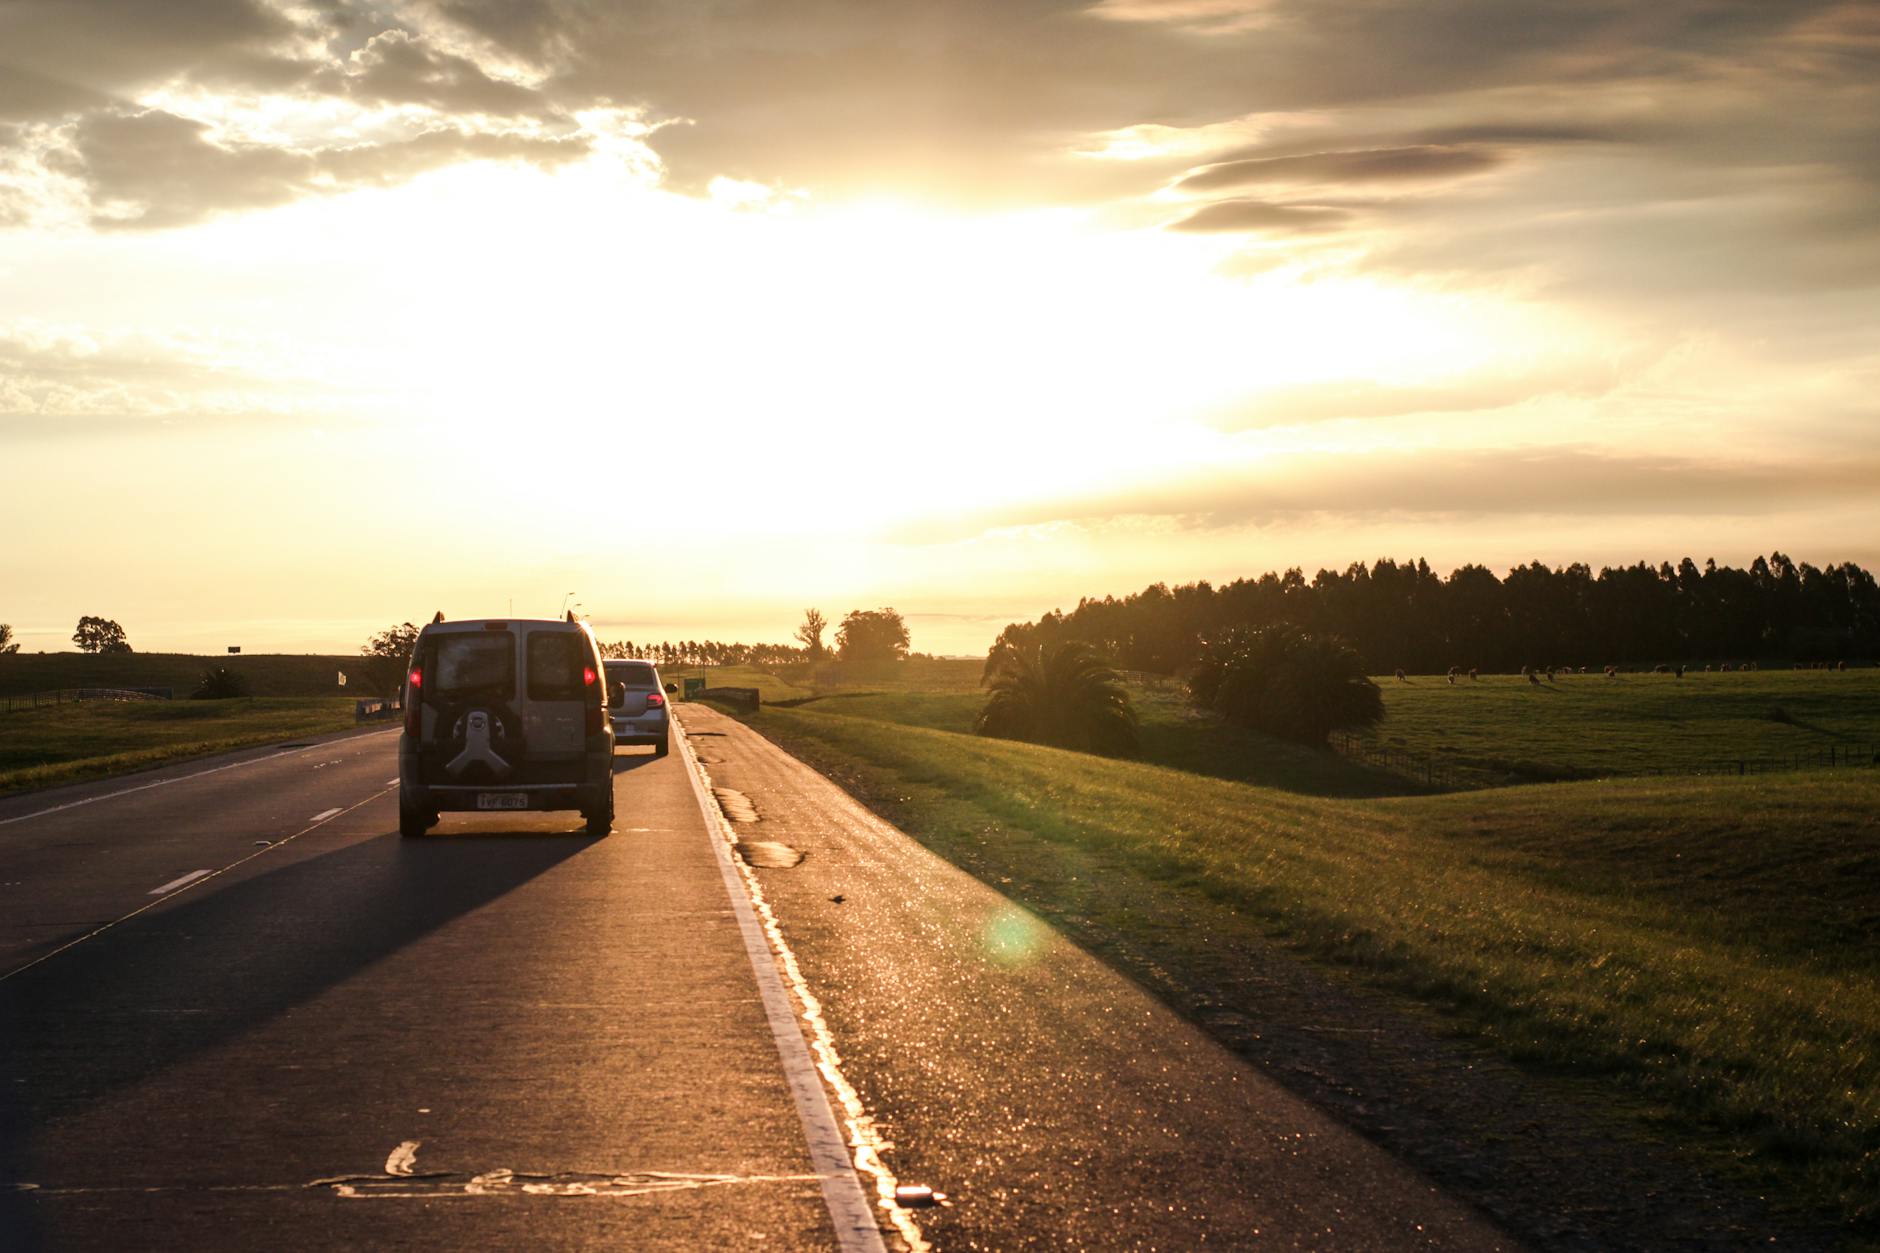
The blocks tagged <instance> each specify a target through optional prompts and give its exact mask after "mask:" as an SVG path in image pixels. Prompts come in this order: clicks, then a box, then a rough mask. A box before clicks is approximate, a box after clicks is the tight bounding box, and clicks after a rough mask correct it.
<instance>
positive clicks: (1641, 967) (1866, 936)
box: [752, 673, 1880, 1243]
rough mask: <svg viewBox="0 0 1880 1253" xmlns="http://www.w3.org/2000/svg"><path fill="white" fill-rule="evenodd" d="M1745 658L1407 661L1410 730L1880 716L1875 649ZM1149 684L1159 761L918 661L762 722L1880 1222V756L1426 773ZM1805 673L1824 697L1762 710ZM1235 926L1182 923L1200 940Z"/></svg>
mask: <svg viewBox="0 0 1880 1253" xmlns="http://www.w3.org/2000/svg"><path fill="white" fill-rule="evenodd" d="M1736 677H1737V676H1721V675H1719V676H1712V677H1711V678H1712V682H1711V686H1709V687H1700V686H1699V685H1698V684H1693V683H1691V680H1690V679H1688V678H1687V679H1686V680H1685V682H1686V683H1687V684H1690V686H1688V687H1684V688H1674V687H1671V686H1670V685H1672V684H1675V683H1676V682H1677V680H1674V679H1670V678H1668V677H1667V678H1665V679H1664V680H1663V681H1662V683H1660V682H1659V681H1657V680H1656V679H1650V678H1648V677H1647V676H1631V677H1630V678H1628V679H1627V680H1625V681H1622V682H1621V681H1614V682H1612V683H1611V684H1610V686H1608V687H1602V686H1600V685H1601V684H1603V683H1606V682H1607V681H1606V680H1603V679H1594V678H1590V677H1589V678H1587V679H1584V680H1581V679H1580V678H1578V676H1576V677H1575V678H1574V679H1573V680H1571V681H1570V682H1571V683H1573V684H1581V683H1583V684H1584V685H1585V686H1584V689H1575V688H1569V687H1568V683H1567V682H1563V683H1562V684H1561V685H1559V686H1560V687H1562V688H1563V689H1567V690H1564V691H1561V692H1530V691H1523V690H1521V689H1520V688H1517V687H1515V684H1516V683H1520V684H1521V688H1525V687H1526V686H1527V685H1526V684H1525V683H1524V682H1522V681H1521V680H1518V679H1517V680H1503V681H1500V682H1491V681H1488V680H1484V681H1483V682H1482V683H1481V684H1479V685H1478V686H1477V689H1476V690H1474V691H1470V692H1467V693H1458V692H1456V691H1453V690H1448V689H1447V685H1445V684H1442V683H1441V680H1440V679H1438V680H1436V684H1435V685H1436V686H1441V687H1443V688H1445V690H1444V691H1442V692H1426V691H1424V690H1421V688H1422V687H1423V685H1422V684H1421V683H1418V684H1409V685H1399V687H1398V690H1393V688H1392V686H1391V684H1389V683H1387V684H1386V685H1385V688H1386V693H1385V694H1386V698H1387V700H1388V701H1389V702H1390V712H1391V718H1392V720H1393V721H1391V722H1387V723H1386V728H1387V733H1390V734H1397V735H1400V736H1402V737H1403V738H1404V740H1405V742H1406V743H1416V744H1425V745H1430V746H1435V745H1439V744H1443V743H1450V744H1456V745H1461V744H1469V743H1488V742H1497V743H1500V742H1513V743H1515V744H1517V745H1519V746H1520V747H1519V752H1520V753H1521V754H1522V756H1523V757H1526V756H1534V757H1558V758H1564V759H1566V760H1569V761H1574V762H1586V763H1589V768H1598V763H1601V762H1611V761H1616V760H1618V759H1619V758H1620V757H1624V759H1626V760H1628V761H1637V760H1640V759H1646V760H1655V761H1661V762H1666V763H1673V762H1676V761H1678V760H1684V759H1690V758H1693V757H1695V756H1698V755H1704V754H1709V753H1713V752H1716V751H1717V750H1718V749H1720V748H1722V747H1723V746H1725V745H1728V746H1729V748H1728V749H1727V751H1729V752H1733V753H1734V752H1746V751H1749V750H1748V749H1747V748H1745V747H1744V745H1745V744H1747V743H1757V744H1765V743H1772V742H1780V739H1779V737H1781V736H1785V735H1789V734H1807V735H1840V736H1843V737H1848V736H1855V735H1860V734H1864V733H1865V732H1866V730H1867V729H1869V728H1871V727H1872V725H1873V722H1872V720H1873V718H1874V716H1875V711H1874V708H1873V703H1874V702H1873V699H1872V698H1873V696H1874V694H1875V687H1874V681H1873V680H1872V679H1870V678H1869V677H1868V676H1866V675H1831V674H1823V673H1812V674H1799V675H1798V674H1792V673H1788V674H1762V675H1745V676H1741V677H1742V678H1743V679H1744V680H1745V682H1742V683H1740V684H1738V685H1736V686H1735V687H1726V686H1724V684H1723V683H1722V682H1719V680H1729V679H1733V678H1736ZM1850 680H1851V681H1850ZM1700 682H1701V680H1700ZM795 686H802V685H795ZM1136 690H1137V695H1138V704H1139V709H1140V711H1141V714H1142V718H1143V725H1144V742H1145V756H1146V759H1145V760H1143V761H1139V762H1115V761H1106V760H1103V759H1098V758H1094V757H1088V756H1083V755H1080V754H1075V753H1067V752H1060V751H1057V750H1052V749H1045V748H1039V747H1034V746H1030V745H1022V744H1011V743H1004V742H998V741H988V740H982V739H979V738H976V737H974V736H971V735H970V734H966V733H965V732H966V731H968V730H969V729H970V725H971V718H972V714H973V713H974V712H975V711H976V709H977V704H978V701H979V697H978V696H976V695H974V694H973V693H972V692H971V691H970V690H960V689H958V688H956V689H955V690H951V691H926V692H923V691H919V690H916V689H915V685H914V684H912V683H907V684H903V685H901V687H900V688H899V690H896V691H891V692H879V693H874V694H870V693H867V692H865V691H860V690H855V689H854V688H850V689H847V690H843V689H837V690H831V691H829V692H827V694H825V695H823V696H822V697H821V698H820V699H815V700H811V701H809V702H807V703H804V704H801V705H799V706H796V707H794V708H792V707H781V708H779V707H775V706H774V705H773V706H771V707H767V708H765V709H764V710H763V711H761V712H760V713H758V714H756V715H754V716H753V719H752V720H753V723H754V725H756V726H757V727H758V728H759V729H761V730H763V731H764V732H765V733H766V734H769V735H771V736H772V737H774V738H776V739H778V740H779V741H780V742H782V743H784V744H785V745H786V746H787V747H789V748H791V749H792V751H795V752H797V753H799V755H801V756H803V757H805V758H806V759H807V760H809V761H811V762H812V763H813V764H815V765H817V766H819V767H820V768H823V769H825V770H826V771H828V772H829V773H831V774H832V775H834V776H836V777H838V778H840V779H842V780H843V781H844V782H845V783H847V784H848V785H850V786H852V787H853V788H855V790H857V791H858V793H860V794H862V795H863V796H864V797H865V798H866V799H868V800H869V801H870V803H872V804H874V805H875V806H876V807H877V808H879V809H881V810H882V811H883V812H884V813H886V814H887V816H888V817H890V818H891V819H892V820H894V821H896V822H897V823H898V824H899V825H901V826H902V827H903V828H904V829H906V830H908V831H910V832H911V833H913V834H915V835H917V836H918V837H919V838H921V839H922V840H923V841H924V842H926V843H927V844H929V845H930V846H931V847H933V848H934V849H935V850H936V851H938V852H940V853H941V854H942V855H944V856H948V857H950V858H952V859H953V860H955V861H958V862H960V863H961V864H964V865H968V866H970V867H971V868H973V870H974V872H975V873H977V874H980V875H982V877H988V878H989V879H991V880H992V881H996V882H1001V883H1002V884H1003V885H1004V886H1005V890H1007V891H1010V892H1012V893H1013V894H1014V895H1017V896H1019V897H1020V898H1021V899H1023V900H1025V901H1026V902H1027V903H1028V904H1032V905H1034V906H1035V907H1038V908H1041V909H1044V910H1046V911H1047V912H1052V913H1055V914H1057V915H1060V916H1062V915H1069V916H1074V917H1077V918H1080V919H1082V920H1084V922H1085V923H1086V924H1087V925H1088V926H1091V927H1095V928H1098V929H1102V930H1109V931H1114V932H1116V933H1120V934H1127V933H1128V932H1129V930H1130V929H1131V928H1133V927H1140V926H1141V925H1142V922H1143V916H1144V913H1145V912H1149V913H1155V912H1158V911H1159V912H1163V913H1172V912H1173V908H1174V902H1177V901H1179V900H1180V899H1182V898H1185V897H1192V896H1196V895H1199V896H1200V897H1204V898H1206V899H1209V900H1212V901H1217V902H1224V903H1226V904H1227V905H1229V906H1231V910H1232V914H1231V916H1232V917H1233V918H1234V919H1236V920H1237V921H1236V924H1235V925H1244V926H1245V927H1247V928H1248V929H1250V931H1252V932H1257V933H1258V935H1259V936H1261V937H1264V938H1265V939H1267V940H1277V941H1278V942H1280V943H1283V944H1285V945H1288V946H1290V947H1292V948H1293V949H1295V950H1296V951H1297V952H1299V953H1300V954H1301V955H1303V956H1305V957H1307V958H1308V959H1310V960H1312V961H1315V962H1320V963H1325V964H1327V965H1328V966H1331V967H1335V968H1339V969H1343V970H1346V971H1349V972H1352V973H1354V974H1355V975H1356V976H1357V977H1360V978H1362V979H1364V980H1366V981H1368V982H1370V983H1372V984H1373V985H1375V986H1378V987H1380V988H1382V989H1384V990H1386V991H1388V992H1389V993H1390V994H1392V995H1396V996H1400V997H1403V998H1406V1000H1407V1002H1409V1003H1414V1004H1416V1005H1419V1006H1422V1007H1425V1009H1426V1010H1433V1011H1435V1012H1439V1013H1441V1014H1443V1015H1445V1016H1446V1017H1447V1018H1448V1020H1450V1021H1452V1022H1454V1023H1456V1024H1457V1025H1459V1026H1461V1027H1462V1028H1464V1029H1465V1030H1467V1031H1468V1032H1470V1033H1472V1034H1475V1035H1476V1036H1478V1037H1479V1038H1481V1039H1482V1040H1484V1041H1485V1042H1487V1043H1489V1044H1490V1045H1491V1046H1492V1047H1494V1048H1495V1049H1497V1050H1498V1051H1500V1052H1501V1053H1503V1054H1504V1055H1505V1056H1507V1057H1509V1058H1510V1059H1512V1060H1514V1061H1516V1062H1518V1063H1520V1064H1523V1065H1526V1066H1530V1067H1534V1068H1538V1069H1540V1070H1542V1071H1544V1072H1546V1073H1548V1074H1550V1075H1555V1076H1562V1075H1564V1076H1567V1077H1568V1080H1567V1081H1568V1082H1573V1083H1581V1084H1584V1085H1585V1086H1586V1091H1587V1092H1588V1093H1589V1095H1591V1096H1592V1098H1593V1099H1596V1100H1602V1101H1608V1100H1609V1101H1612V1102H1616V1103H1617V1105H1618V1106H1619V1107H1620V1108H1622V1109H1625V1110H1629V1111H1632V1112H1633V1113H1636V1114H1639V1115H1642V1116H1643V1117H1644V1118H1645V1119H1646V1120H1647V1122H1648V1123H1650V1124H1652V1125H1661V1124H1664V1123H1668V1124H1669V1126H1670V1127H1671V1128H1672V1131H1673V1134H1675V1135H1677V1136H1679V1137H1684V1138H1689V1137H1690V1136H1691V1135H1692V1133H1693V1132H1696V1133H1699V1136H1698V1138H1699V1139H1700V1140H1701V1141H1702V1142H1704V1143H1706V1144H1707V1145H1709V1146H1710V1147H1711V1148H1712V1149H1713V1150H1714V1152H1715V1153H1716V1154H1718V1155H1719V1157H1720V1158H1721V1159H1722V1160H1726V1161H1729V1162H1734V1163H1736V1164H1737V1165H1739V1166H1740V1167H1741V1168H1742V1169H1744V1170H1746V1171H1748V1172H1749V1173H1750V1174H1751V1175H1752V1176H1753V1177H1754V1179H1755V1180H1756V1182H1757V1183H1759V1184H1760V1185H1761V1186H1763V1187H1765V1188H1767V1189H1769V1190H1770V1194H1771V1195H1775V1196H1778V1197H1784V1198H1793V1199H1795V1200H1796V1201H1798V1202H1799V1203H1801V1204H1803V1205H1805V1206H1807V1207H1810V1208H1811V1209H1812V1210H1813V1212H1815V1213H1821V1214H1827V1215H1830V1216H1832V1217H1834V1218H1838V1219H1839V1220H1840V1221H1843V1222H1845V1223H1848V1224H1850V1226H1851V1228H1852V1229H1853V1230H1854V1231H1857V1232H1859V1233H1860V1234H1859V1235H1858V1236H1857V1237H1856V1238H1857V1239H1859V1240H1861V1241H1862V1242H1863V1243H1866V1242H1871V1241H1873V1240H1875V1239H1876V1238H1880V1046H1877V1045H1876V1043H1875V1042H1876V1041H1880V772H1877V771H1873V770H1866V769H1851V770H1844V771H1838V772H1831V771H1816V772H1803V773H1790V774H1781V775H1765V776H1757V777H1750V778H1743V779H1737V778H1665V779H1627V780H1612V781H1597V782H1575V783H1561V784H1550V785H1530V786H1518V787H1505V788H1497V789H1491V790H1478V791H1469V792H1459V793H1450V794H1444V795H1414V794H1409V793H1410V791H1411V790H1410V789H1408V788H1407V787H1405V786H1404V785H1403V784H1402V782H1401V781H1396V780H1390V779H1388V778H1381V777H1380V776H1376V775H1372V774H1368V773H1367V772H1364V771H1362V770H1359V769H1357V768H1356V767H1355V766H1353V764H1352V763H1350V762H1346V761H1344V760H1342V759H1340V758H1337V757H1334V756H1331V755H1329V754H1312V753H1303V752H1302V750H1298V749H1291V748H1286V747H1284V746H1280V745H1276V744H1274V743H1272V742H1271V741H1265V740H1262V739H1261V738H1260V737H1257V736H1252V735H1248V734H1245V733H1239V732H1234V731H1233V730H1232V729H1231V728H1223V727H1219V726H1215V725H1212V724H1209V723H1208V722H1207V721H1206V720H1203V719H1197V718H1196V717H1194V715H1193V714H1192V713H1190V712H1189V711H1187V710H1186V707H1185V704H1184V703H1183V702H1182V701H1181V699H1180V694H1179V691H1178V690H1177V689H1176V688H1174V686H1173V685H1172V684H1149V685H1146V686H1145V685H1139V686H1138V687H1137V689H1136ZM1609 693H1610V694H1609ZM1451 698H1454V699H1451ZM1444 701H1448V702H1449V703H1448V704H1447V705H1445V704H1443V703H1442V702H1444ZM1464 701H1467V702H1468V703H1467V704H1466V705H1465V704H1463V703H1462V702H1464ZM1540 701H1546V702H1548V703H1547V704H1545V705H1542V706H1541V707H1540V708H1541V709H1542V710H1544V711H1545V712H1537V710H1536V707H1535V706H1536V703H1537V702H1540ZM1773 701H1780V702H1781V703H1782V704H1783V705H1784V707H1785V708H1786V709H1788V711H1789V713H1790V715H1791V717H1792V718H1793V719H1794V720H1795V721H1794V722H1793V723H1769V722H1767V720H1766V719H1765V718H1762V717H1760V716H1759V715H1760V713H1761V712H1762V711H1763V709H1764V707H1765V706H1766V705H1768V704H1769V703H1771V702H1773ZM1706 702H1708V703H1706ZM1452 709H1463V710H1466V711H1467V713H1466V715H1464V716H1465V717H1466V719H1467V722H1466V723H1465V724H1464V730H1465V731H1466V732H1467V733H1466V734H1465V733H1464V731H1458V730H1457V728H1456V726H1455V725H1454V719H1452V717H1451V716H1450V714H1449V713H1448V711H1449V710H1452ZM1797 723H1799V724H1801V725H1800V726H1799V727H1798V726H1797V725H1796V724H1797ZM1765 724H1766V725H1765ZM1686 733H1688V738H1679V737H1680V736H1684V735H1686ZM1471 736H1473V737H1475V738H1474V739H1471V738H1470V737H1471ZM1601 741H1609V743H1602V742H1601ZM1484 755H1486V754H1484ZM1392 792H1394V793H1396V794H1395V795H1391V794H1389V793H1392ZM1097 884H1101V885H1104V887H1103V888H1102V889H1100V888H1098V887H1096V886H1093V885H1097ZM1119 884H1126V885H1127V886H1122V887H1119V886H1117V885H1119ZM1158 902H1169V903H1170V905H1169V908H1168V909H1162V908H1161V907H1160V906H1159V905H1158ZM1221 938H1222V937H1220V936H1218V935H1215V936H1210V935H1207V934H1195V935H1193V936H1190V937H1187V938H1186V939H1185V940H1184V939H1182V938H1180V937H1178V938H1177V939H1176V940H1175V941H1173V942H1174V943H1177V944H1181V943H1186V944H1188V945H1189V946H1190V949H1189V950H1188V953H1189V956H1190V957H1191V958H1192V960H1193V962H1194V963H1195V964H1196V966H1197V968H1199V967H1200V966H1201V965H1203V964H1205V962H1207V961H1208V960H1211V957H1210V953H1211V951H1212V950H1211V948H1210V946H1211V945H1214V946H1216V947H1218V943H1219V941H1220V940H1221ZM1179 964H1180V958H1179V957H1178V958H1177V967H1178V968H1177V977H1180V969H1179Z"/></svg>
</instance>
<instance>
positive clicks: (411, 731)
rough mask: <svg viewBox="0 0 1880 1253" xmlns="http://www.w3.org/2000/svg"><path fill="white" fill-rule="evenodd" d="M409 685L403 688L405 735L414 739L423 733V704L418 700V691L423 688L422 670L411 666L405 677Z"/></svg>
mask: <svg viewBox="0 0 1880 1253" xmlns="http://www.w3.org/2000/svg"><path fill="white" fill-rule="evenodd" d="M406 678H408V679H409V680H410V683H409V684H408V685H407V686H406V688H405V734H406V735H409V736H413V737H416V736H418V735H420V734H422V733H423V731H424V722H423V718H424V711H423V708H422V706H423V704H424V702H423V701H422V700H420V699H419V693H418V689H419V688H421V687H423V686H424V669H423V668H422V667H420V666H413V667H412V668H411V673H410V674H409V675H407V676H406Z"/></svg>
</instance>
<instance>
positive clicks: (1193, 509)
mask: <svg viewBox="0 0 1880 1253" xmlns="http://www.w3.org/2000/svg"><path fill="white" fill-rule="evenodd" d="M1875 482H1880V447H1876V446H1873V445H1872V442H1871V441H1869V442H1868V444H1867V445H1866V446H1863V447H1859V448H1855V449H1849V450H1846V452H1845V455H1839V456H1824V457H1819V458H1815V459H1808V458H1803V457H1799V456H1798V457H1795V458H1793V459H1789V460H1784V461H1764V462H1758V461H1748V460H1730V459H1728V458H1727V457H1723V456H1718V457H1705V456H1698V455H1682V454H1677V453H1644V454H1622V453H1613V452H1608V451H1601V450H1598V449H1594V448H1585V447H1574V446H1550V447H1529V448H1517V449H1454V450H1445V449H1427V450H1420V451H1412V452H1402V453H1359V454H1345V455H1336V456H1334V455H1318V456H1300V457H1287V458H1284V459H1281V460H1278V461H1274V462H1268V463H1263V464H1256V465H1247V466H1241V467H1238V468H1235V469H1231V470H1224V471H1211V472H1207V473H1203V474H1198V475H1193V476H1188V477H1185V478H1178V479H1175V480H1170V481H1165V482H1160V483H1155V484H1145V485H1143V486H1141V487H1135V488H1128V489H1124V490H1120V491H1115V492H1109V493H1103V494H1099V495H1092V496H1084V497H1075V498H1069V499H1062V500H1058V501H1054V502H1039V503H1036V504H1031V505H1025V506H1018V507H1013V508H1010V509H1005V510H995V511H990V512H986V513H983V514H980V515H977V516H974V517H948V518H944V519H941V518H934V519H927V520H925V521H921V522H917V523H914V524H911V525H910V526H908V527H906V528H904V529H903V530H902V531H901V532H900V533H899V534H898V535H897V536H896V538H897V539H900V540H901V541H903V542H909V543H929V544H931V543H950V542H954V541H957V540H959V539H963V538H967V537H970V536H972V535H977V534H984V533H986V532H990V531H997V530H1002V529H1008V528H1015V527H1036V526H1046V525H1050V524H1053V523H1077V524H1084V525H1099V524H1106V523H1110V522H1115V521H1117V520H1121V519H1138V520H1140V519H1163V520H1168V521H1172V522H1174V523H1176V524H1178V525H1179V527H1180V528H1182V529H1187V530H1211V529H1217V528H1223V527H1239V526H1247V525H1259V526H1268V525H1284V524H1296V523H1299V522H1301V521H1306V520H1310V519H1315V518H1316V519H1322V520H1330V519H1336V520H1339V521H1341V522H1344V523H1346V524H1349V525H1364V524H1367V523H1375V522H1381V521H1405V520H1411V519H1430V518H1445V519H1457V518H1496V519H1503V520H1509V521H1511V520H1513V519H1518V518H1535V517H1544V516H1545V517H1562V516H1564V517H1577V518H1588V519H1590V518H1640V517H1718V518H1722V517H1729V518H1741V517H1744V516H1754V515H1757V514H1762V513H1772V512H1777V511H1780V510H1784V509H1791V508H1797V507H1815V508H1818V507H1822V506H1824V505H1827V504H1830V503H1836V502H1838V503H1844V504H1860V503H1863V502H1866V501H1868V500H1870V499H1871V497H1872V487H1873V484H1874V483H1875Z"/></svg>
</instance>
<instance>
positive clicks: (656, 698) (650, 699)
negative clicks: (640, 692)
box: [646, 692, 666, 709]
mask: <svg viewBox="0 0 1880 1253" xmlns="http://www.w3.org/2000/svg"><path fill="white" fill-rule="evenodd" d="M665 703H666V698H665V697H664V696H661V695H660V694H659V693H658V692H648V693H647V694H646V707H647V708H648V709H653V708H656V707H658V706H660V705H663V704H665Z"/></svg>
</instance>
